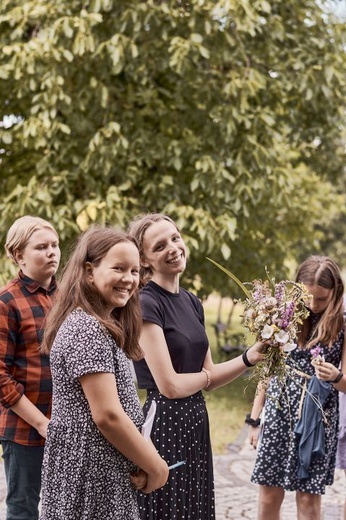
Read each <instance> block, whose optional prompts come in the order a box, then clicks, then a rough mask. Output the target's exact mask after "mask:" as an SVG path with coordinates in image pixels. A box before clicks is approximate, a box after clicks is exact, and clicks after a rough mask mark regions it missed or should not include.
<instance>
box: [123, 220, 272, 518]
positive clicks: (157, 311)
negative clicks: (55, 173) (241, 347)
mask: <svg viewBox="0 0 346 520" xmlns="http://www.w3.org/2000/svg"><path fill="white" fill-rule="evenodd" d="M129 231H130V234H131V235H132V236H134V237H135V238H136V240H137V242H138V245H139V251H140V262H141V283H142V285H143V286H144V287H143V289H142V290H141V292H140V301H141V307H142V318H143V331H142V335H141V339H140V345H141V348H142V350H143V351H144V353H145V359H144V360H141V361H139V362H136V363H135V369H136V373H137V378H138V385H139V388H145V389H146V390H147V400H146V402H145V406H144V412H145V414H146V413H147V412H148V410H149V407H150V405H151V403H152V401H156V403H157V417H156V420H155V422H154V425H153V430H152V440H153V442H154V444H155V446H156V447H157V449H158V450H159V452H160V454H161V455H162V457H163V458H164V459H165V460H166V462H167V463H168V464H170V465H171V464H175V463H176V462H179V461H185V463H184V464H183V465H182V466H180V467H178V468H177V469H175V470H173V471H171V472H170V478H169V480H168V482H167V484H166V485H165V486H164V487H163V488H162V489H159V490H157V491H155V492H154V493H152V494H151V495H150V496H147V495H144V494H140V497H139V504H140V513H141V518H142V519H143V520H162V519H164V518H169V519H170V520H213V519H214V518H215V507H214V479H213V460H212V452H211V445H210V434H209V419H208V414H207V410H206V406H205V401H204V397H203V395H202V390H203V389H206V390H212V389H214V388H218V387H219V386H222V385H225V384H227V383H229V382H230V381H232V380H233V379H235V378H236V377H238V376H239V375H240V374H242V373H243V372H245V370H246V369H247V367H249V366H251V365H252V364H254V363H256V362H257V361H259V360H261V359H262V354H261V348H262V345H263V344H261V343H256V345H254V346H253V347H252V348H251V349H249V350H248V352H246V353H244V354H243V356H239V357H238V358H236V359H232V360H230V361H226V362H225V363H219V364H214V363H213V361H212V357H211V352H210V348H209V342H208V338H207V335H206V332H205V326H204V312H203V307H202V304H201V302H200V301H199V299H198V298H197V297H196V296H195V295H194V294H192V293H190V292H188V291H186V290H185V289H183V288H182V287H180V286H179V277H180V275H181V274H182V273H183V272H184V270H185V267H186V260H187V251H186V246H185V243H184V240H183V238H182V236H181V234H180V232H179V229H178V228H177V226H176V224H175V222H174V221H173V220H172V219H171V218H170V217H169V216H167V215H162V214H158V213H151V214H148V215H144V216H140V217H138V218H137V219H135V220H134V221H133V222H132V224H131V226H130V230H129Z"/></svg>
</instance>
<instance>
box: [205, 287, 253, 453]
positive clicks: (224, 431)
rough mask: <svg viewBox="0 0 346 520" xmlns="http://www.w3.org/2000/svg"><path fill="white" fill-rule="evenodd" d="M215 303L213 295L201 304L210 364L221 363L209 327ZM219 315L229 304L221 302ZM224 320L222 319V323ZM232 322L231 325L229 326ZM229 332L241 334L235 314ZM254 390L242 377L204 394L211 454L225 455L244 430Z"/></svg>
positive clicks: (212, 333)
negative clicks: (222, 306) (211, 448)
mask: <svg viewBox="0 0 346 520" xmlns="http://www.w3.org/2000/svg"><path fill="white" fill-rule="evenodd" d="M218 303H219V300H218V298H216V297H215V296H214V295H212V296H211V297H209V298H208V300H207V301H206V302H205V303H204V305H203V306H204V311H205V317H206V329H207V334H208V338H209V342H210V347H211V351H212V355H213V360H214V363H216V362H220V361H224V360H225V359H227V358H224V357H222V356H221V355H220V353H219V352H218V350H217V346H216V336H215V332H214V329H213V327H212V324H213V323H215V322H216V321H217V313H218ZM223 305H224V308H223V311H224V313H226V314H227V313H228V312H229V309H230V306H231V305H232V302H231V301H227V300H224V301H223ZM226 320H227V316H222V321H226ZM233 322H234V323H233ZM231 330H232V332H235V333H238V332H244V329H243V328H242V326H241V321H240V317H239V314H236V311H235V316H234V317H233V318H232V328H231ZM254 394H255V387H254V385H253V384H251V383H250V382H249V381H248V380H247V378H246V376H240V377H238V378H237V379H235V380H234V381H232V382H231V383H229V384H228V385H226V386H223V387H221V388H218V389H216V390H214V391H212V392H205V393H204V395H205V399H206V403H207V407H208V413H209V419H210V433H211V441H212V446H213V452H214V453H215V454H217V453H225V451H226V450H227V447H228V445H229V444H231V443H232V442H234V441H235V440H236V438H237V436H238V434H239V432H240V430H241V428H242V427H243V426H244V419H245V415H246V414H247V413H249V412H250V410H251V406H252V401H253V397H254Z"/></svg>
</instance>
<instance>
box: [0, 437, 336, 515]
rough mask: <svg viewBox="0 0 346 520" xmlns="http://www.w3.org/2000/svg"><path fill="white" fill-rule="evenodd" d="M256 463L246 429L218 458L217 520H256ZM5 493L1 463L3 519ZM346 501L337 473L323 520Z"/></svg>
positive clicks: (286, 508) (289, 502)
mask: <svg viewBox="0 0 346 520" xmlns="http://www.w3.org/2000/svg"><path fill="white" fill-rule="evenodd" d="M254 461H255V451H254V450H253V449H252V448H251V446H249V445H248V443H247V440H246V429H245V428H244V429H243V430H242V431H241V433H240V435H239V437H238V439H237V441H236V442H235V443H234V444H233V445H231V446H230V448H229V451H228V453H227V454H225V455H215V456H214V466H215V495H216V520H256V511H257V498H258V488H257V486H256V485H255V484H251V482H250V475H251V471H252V468H253V465H254ZM5 493H6V483H5V475H4V469H3V463H2V460H0V520H5V518H6V516H5V515H6V507H5ZM345 498H346V477H345V475H344V472H343V471H341V470H336V474H335V482H334V484H333V486H331V487H330V486H329V487H328V488H327V493H326V495H325V496H324V497H323V498H322V507H323V515H322V519H323V520H342V505H343V502H344V500H345ZM296 518H297V515H296V505H295V495H294V493H287V494H286V497H285V500H284V504H283V508H282V520H296ZM90 520H92V519H90ZM105 520H107V519H105Z"/></svg>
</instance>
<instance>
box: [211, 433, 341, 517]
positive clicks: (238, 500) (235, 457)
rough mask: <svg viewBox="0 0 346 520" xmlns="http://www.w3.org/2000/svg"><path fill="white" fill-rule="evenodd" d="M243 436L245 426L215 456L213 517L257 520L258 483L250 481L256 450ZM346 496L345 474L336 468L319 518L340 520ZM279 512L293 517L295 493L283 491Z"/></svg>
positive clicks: (282, 515)
mask: <svg viewBox="0 0 346 520" xmlns="http://www.w3.org/2000/svg"><path fill="white" fill-rule="evenodd" d="M246 436H247V430H246V429H244V430H242V432H241V433H240V435H239V437H238V440H237V442H236V443H235V444H233V445H231V446H230V448H229V453H228V454H226V455H216V456H214V471H215V496H216V520H226V519H230V520H244V519H246V520H256V514H257V501H258V486H257V485H256V484H252V483H251V482H250V475H251V472H252V469H253V466H254V463H255V457H256V452H255V450H254V449H253V448H252V447H251V446H250V445H249V444H248V442H247V439H246ZM345 499H346V477H345V474H344V472H343V471H342V470H336V472H335V481H334V484H333V485H332V486H327V491H326V494H325V495H324V496H323V497H322V520H342V519H343V516H342V507H343V503H344V500H345ZM281 511H282V513H281V520H296V518H297V510H296V503H295V493H294V492H287V493H286V495H285V499H284V502H283V506H282V510H281Z"/></svg>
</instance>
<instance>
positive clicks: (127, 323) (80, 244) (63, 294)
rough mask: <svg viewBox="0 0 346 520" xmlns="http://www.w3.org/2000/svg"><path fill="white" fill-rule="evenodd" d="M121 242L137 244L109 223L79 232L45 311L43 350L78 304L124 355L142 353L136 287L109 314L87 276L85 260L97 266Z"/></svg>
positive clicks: (133, 357) (140, 321)
mask: <svg viewBox="0 0 346 520" xmlns="http://www.w3.org/2000/svg"><path fill="white" fill-rule="evenodd" d="M121 242H131V243H133V244H135V246H136V247H137V243H136V240H135V239H134V238H133V237H131V236H129V235H127V234H126V233H124V232H122V231H120V230H118V229H114V228H112V227H102V226H99V225H94V226H91V227H90V228H89V229H88V230H87V231H85V232H84V233H82V234H81V235H80V236H79V238H78V239H77V242H76V245H75V247H74V250H73V252H72V255H71V256H70V258H69V260H68V262H67V264H66V266H65V268H64V270H63V273H62V276H61V278H60V282H59V285H58V287H59V289H58V293H57V296H56V299H55V303H54V305H53V308H52V310H51V311H50V312H49V314H48V318H47V323H46V326H45V333H44V339H43V345H42V350H43V351H44V352H50V350H51V348H52V344H53V342H54V339H55V336H56V333H57V331H58V329H59V327H60V325H61V324H62V322H63V321H64V320H65V318H66V317H67V316H68V315H69V314H70V312H71V311H72V310H73V309H76V308H77V307H80V308H82V309H83V310H84V311H85V312H87V313H88V314H90V315H92V316H95V318H97V319H98V320H99V321H100V323H101V324H102V325H103V326H104V327H106V329H107V330H108V331H109V332H110V334H111V335H112V336H113V338H114V339H115V340H116V342H117V344H118V346H119V347H121V348H123V350H124V352H125V354H126V355H127V357H128V358H130V359H135V360H138V359H141V358H142V357H143V352H142V350H141V348H140V346H139V336H140V332H141V324H142V318H141V311H140V306H139V298H138V290H136V291H135V293H134V294H133V295H132V296H131V298H130V299H129V301H128V302H127V303H126V305H125V306H124V307H119V308H117V309H114V310H113V312H112V314H111V316H110V317H109V316H105V313H104V301H103V299H102V296H101V294H100V293H99V291H98V290H97V289H95V286H94V285H93V284H91V283H90V281H89V279H88V276H87V263H89V264H92V265H93V266H95V267H97V266H98V265H99V264H100V262H101V261H102V259H103V258H104V257H105V256H106V254H107V253H108V251H109V250H110V249H111V247H113V246H115V245H117V244H120V243H121Z"/></svg>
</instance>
